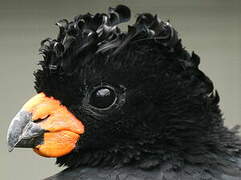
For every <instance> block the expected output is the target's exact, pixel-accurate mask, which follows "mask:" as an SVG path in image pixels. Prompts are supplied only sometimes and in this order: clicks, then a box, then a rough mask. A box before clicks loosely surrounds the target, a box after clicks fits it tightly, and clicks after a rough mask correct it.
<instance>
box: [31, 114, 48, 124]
mask: <svg viewBox="0 0 241 180" xmlns="http://www.w3.org/2000/svg"><path fill="white" fill-rule="evenodd" d="M49 116H50V115H47V116H46V117H45V118H39V119H36V120H34V121H33V122H34V123H40V122H42V121H44V120H46V119H48V118H49Z"/></svg>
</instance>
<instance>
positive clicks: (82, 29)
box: [7, 5, 241, 180]
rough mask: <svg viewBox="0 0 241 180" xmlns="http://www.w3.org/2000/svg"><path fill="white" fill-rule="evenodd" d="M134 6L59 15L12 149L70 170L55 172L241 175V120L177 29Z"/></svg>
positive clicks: (198, 179)
mask: <svg viewBox="0 0 241 180" xmlns="http://www.w3.org/2000/svg"><path fill="white" fill-rule="evenodd" d="M130 18H131V10H130V8H129V7H127V6H125V5H118V6H116V7H114V8H112V7H110V8H109V9H108V11H107V13H96V14H90V13H86V14H80V15H77V16H75V17H74V18H73V20H71V21H69V20H67V19H62V20H60V21H58V22H57V23H56V25H57V26H58V28H59V32H58V34H57V37H56V38H55V39H53V38H47V39H44V40H43V41H42V42H41V45H40V49H39V52H40V54H42V56H43V58H42V60H41V61H40V62H39V66H40V67H39V69H37V71H36V72H34V76H35V82H34V87H35V89H36V92H37V93H36V95H35V96H34V97H32V98H31V99H30V100H29V101H27V102H26V103H25V104H24V106H23V107H22V108H21V110H20V111H19V112H18V113H17V115H16V116H15V117H14V118H13V120H12V121H11V123H10V125H9V129H8V133H7V142H8V148H9V151H12V150H13V149H14V148H15V147H25V148H33V151H34V152H35V153H37V154H39V155H41V156H44V157H52V158H56V164H57V165H59V166H66V169H65V170H63V171H61V172H59V173H57V174H56V175H53V176H50V177H48V178H46V180H63V179H65V180H66V179H71V180H87V179H88V180H137V179H138V180H240V179H241V137H240V136H239V135H238V133H239V126H235V127H233V128H230V129H229V128H227V127H225V126H224V118H223V115H222V111H221V109H220V107H219V101H220V97H219V94H218V92H217V90H216V89H215V88H214V85H213V82H212V81H211V80H210V79H209V77H208V76H207V75H206V74H205V73H204V72H202V71H201V70H200V69H199V64H200V57H199V56H198V55H197V54H196V53H195V52H188V51H187V50H186V49H185V47H184V46H183V43H182V40H181V38H179V34H178V32H177V30H176V29H175V28H174V27H173V26H172V25H171V24H170V22H169V21H163V20H161V19H160V18H159V17H158V16H157V15H153V14H151V13H141V14H139V15H138V16H137V17H136V21H135V22H134V23H133V24H132V25H127V28H126V30H123V29H124V28H121V27H120V25H123V27H124V23H126V22H128V21H129V20H130Z"/></svg>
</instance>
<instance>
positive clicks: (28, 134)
mask: <svg viewBox="0 0 241 180" xmlns="http://www.w3.org/2000/svg"><path fill="white" fill-rule="evenodd" d="M83 133H84V125H83V124H82V123H81V121H80V120H78V119H77V118H76V117H75V116H74V115H73V114H72V113H71V112H69V111H68V109H67V108H66V107H65V106H63V105H61V103H60V101H58V100H56V99H54V98H53V97H47V96H46V95H45V94H44V93H39V94H37V95H36V96H34V97H32V98H31V99H30V100H29V101H28V102H27V103H26V104H25V105H24V106H23V107H22V109H21V110H20V111H19V113H18V114H17V115H16V116H15V117H14V119H13V120H12V122H11V124H10V126H9V129H8V136H7V139H8V145H9V150H10V151H11V150H13V148H14V147H32V148H33V149H34V151H35V152H36V153H38V154H39V155H41V156H45V157H60V156H63V155H65V154H68V153H70V152H71V151H72V150H73V149H74V148H75V146H76V142H77V141H78V140H79V138H80V135H81V134H83Z"/></svg>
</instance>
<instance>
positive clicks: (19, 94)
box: [0, 0, 241, 180]
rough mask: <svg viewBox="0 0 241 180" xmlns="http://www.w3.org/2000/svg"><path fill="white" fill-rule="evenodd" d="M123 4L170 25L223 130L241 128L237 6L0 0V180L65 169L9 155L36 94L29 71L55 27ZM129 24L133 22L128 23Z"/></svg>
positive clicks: (208, 1)
mask: <svg viewBox="0 0 241 180" xmlns="http://www.w3.org/2000/svg"><path fill="white" fill-rule="evenodd" d="M117 4H126V5H128V6H129V7H130V8H131V9H132V17H135V15H136V14H137V13H142V12H152V13H155V14H158V15H159V16H160V17H161V18H162V19H163V20H168V19H169V20H170V21H171V24H172V25H173V26H174V27H175V28H176V29H177V30H178V32H179V36H180V37H181V38H182V39H183V43H184V45H185V46H186V48H187V49H188V50H189V51H192V50H194V51H195V52H196V53H197V54H199V55H200V57H201V66H200V67H201V69H202V70H203V71H204V72H205V73H206V74H207V75H208V76H209V77H210V78H211V79H212V80H213V82H214V84H215V88H216V89H218V91H219V94H220V97H221V103H220V104H221V107H222V109H223V113H224V117H225V124H226V125H227V126H228V127H232V126H234V125H235V124H241V1H240V0H165V1H164V0H122V1H121V0H76V1H74V0H65V1H63V0H48V1H45V0H38V1H35V0H15V1H12V0H8V1H7V0H6V1H3V0H0V115H1V116H0V125H1V126H0V179H1V180H15V179H19V180H35V179H36V180H38V179H42V178H44V177H47V176H50V175H52V174H54V173H56V172H58V171H60V170H61V169H63V168H59V167H57V166H56V165H55V164H54V161H55V160H54V159H48V158H43V157H40V156H38V155H36V154H35V153H34V152H33V151H32V150H31V149H15V150H14V151H13V152H12V153H9V152H8V151H7V145H6V133H7V128H8V125H9V122H10V121H11V119H12V118H13V116H14V115H15V113H16V112H17V111H18V110H19V109H20V108H21V106H22V105H23V103H24V102H25V101H26V100H28V99H29V98H30V97H31V96H32V95H34V94H35V91H34V88H33V81H34V79H33V75H32V73H33V71H34V70H36V68H37V62H38V60H39V59H41V57H40V56H39V55H38V48H39V43H40V41H41V40H42V39H44V38H46V37H54V38H55V37H56V32H57V27H55V25H54V23H55V22H56V21H57V20H59V19H62V18H67V19H71V18H72V17H74V16H75V15H77V14H80V13H86V12H92V13H95V12H106V10H107V8H108V7H109V6H116V5H117ZM132 22H133V19H132Z"/></svg>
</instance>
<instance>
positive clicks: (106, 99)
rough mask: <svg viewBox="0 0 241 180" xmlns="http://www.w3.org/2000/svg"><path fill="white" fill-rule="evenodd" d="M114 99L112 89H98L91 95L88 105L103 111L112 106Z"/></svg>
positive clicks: (114, 95)
mask: <svg viewBox="0 0 241 180" xmlns="http://www.w3.org/2000/svg"><path fill="white" fill-rule="evenodd" d="M116 99H117V97H116V93H115V91H114V90H113V89H111V88H109V87H100V88H98V89H96V90H94V91H93V92H92V93H91V96H90V101H89V104H90V105H92V106H94V107H96V108H99V109H105V108H108V107H110V106H112V105H113V104H114V103H115V101H116Z"/></svg>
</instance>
